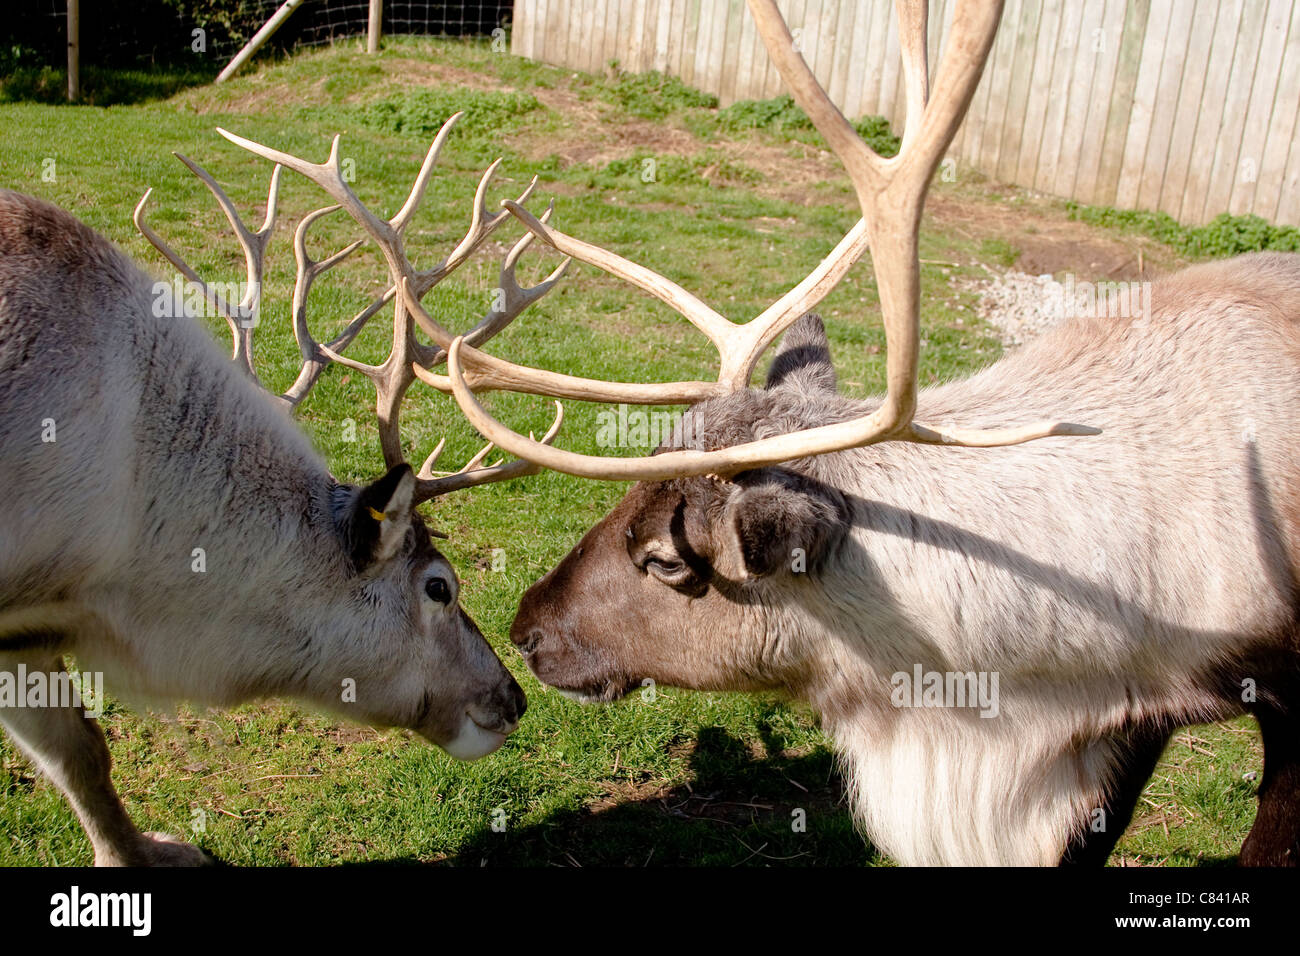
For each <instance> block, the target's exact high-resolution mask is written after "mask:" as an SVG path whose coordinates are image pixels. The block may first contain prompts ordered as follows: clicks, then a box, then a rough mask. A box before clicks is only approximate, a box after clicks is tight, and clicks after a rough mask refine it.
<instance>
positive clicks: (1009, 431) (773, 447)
mask: <svg viewBox="0 0 1300 956" xmlns="http://www.w3.org/2000/svg"><path fill="white" fill-rule="evenodd" d="M748 3H749V8H750V12H751V13H752V15H753V17H754V20H755V22H756V24H757V27H758V32H759V35H760V36H761V37H762V38H763V42H764V44H765V46H766V47H767V50H768V54H769V55H770V56H771V57H772V60H773V62H774V63H775V65H776V67H777V69H778V71H779V72H780V74H781V76H782V78H783V79H784V80H785V82H786V85H787V86H789V87H790V90H791V92H792V93H793V95H794V98H795V100H796V101H797V102H798V103H799V105H800V106H801V107H802V108H803V110H804V112H806V113H807V114H808V116H809V118H810V119H811V120H812V122H813V124H814V125H815V126H816V128H817V129H818V131H820V132H821V134H822V136H823V137H825V139H826V141H827V142H828V143H829V144H830V146H831V149H832V150H833V151H834V152H835V154H836V156H838V157H839V159H840V161H841V162H842V163H843V165H844V167H845V169H846V171H847V172H848V175H849V179H850V181H851V182H852V184H853V188H854V191H855V193H856V195H857V198H858V203H859V205H860V207H861V209H862V219H861V221H859V222H858V223H857V225H855V226H854V227H853V229H852V230H850V231H849V233H848V234H847V235H846V236H844V238H843V239H842V240H841V241H840V242H839V244H838V245H837V246H836V247H835V249H834V250H833V251H832V252H831V254H830V255H828V256H827V257H826V258H825V259H824V260H823V261H822V262H821V263H820V264H819V265H818V266H817V268H816V269H814V270H813V271H812V273H810V274H809V275H808V276H807V277H806V278H804V279H803V280H802V281H800V282H799V283H798V284H797V285H796V286H795V287H794V288H792V289H791V290H790V291H789V292H787V293H786V294H785V295H784V296H782V297H781V298H780V299H779V300H778V301H776V302H775V303H773V304H772V305H771V306H769V307H768V308H767V309H766V310H765V311H764V312H763V313H762V314H761V315H759V316H757V317H756V318H754V319H753V320H752V321H750V322H747V323H744V324H737V323H732V322H730V321H729V320H727V319H726V318H725V317H724V316H722V315H721V314H719V313H718V312H716V311H714V310H713V309H712V308H710V307H709V306H708V305H706V304H705V303H703V302H701V301H700V300H699V299H698V298H696V297H695V296H693V295H692V294H691V293H689V292H687V291H686V290H685V289H683V288H681V286H679V285H677V284H676V283H674V282H672V281H671V280H669V279H666V278H664V277H663V276H661V275H658V274H657V273H654V272H652V271H650V270H649V269H646V268H644V267H643V266H640V265H637V264H636V263H633V262H629V261H628V260H627V259H624V258H622V257H621V256H618V255H616V254H614V253H612V252H609V251H607V250H604V249H601V248H599V247H597V246H594V245H591V244H590V243H587V242H584V241H582V240H580V239H575V238H574V237H572V236H568V235H565V234H564V233H562V232H560V231H559V230H558V229H555V228H553V227H551V226H550V225H548V224H547V223H545V222H543V221H542V220H539V219H537V218H536V217H534V216H532V215H531V214H529V213H528V212H527V210H525V209H523V208H522V207H521V206H519V205H518V204H512V203H509V202H507V203H506V204H505V205H506V208H507V209H508V210H509V212H511V213H512V214H514V215H515V216H516V217H517V218H518V219H519V220H520V221H521V222H522V223H523V224H524V225H525V226H526V227H527V228H528V229H529V231H530V232H531V233H532V234H533V235H536V236H537V237H538V238H539V239H541V240H542V241H543V242H545V243H547V244H548V245H550V246H552V247H554V248H555V249H557V250H559V251H560V252H563V253H564V254H566V255H568V256H570V257H572V258H575V259H579V260H581V261H583V262H587V263H590V264H591V265H594V266H597V267H598V268H600V269H603V270H605V271H606V272H608V273H610V274H611V275H614V276H616V277H618V278H621V279H625V280H626V281H628V282H630V283H631V284H632V285H634V286H636V287H637V288H639V289H641V290H643V291H645V292H647V293H649V294H650V295H652V296H654V297H656V298H658V299H659V300H660V301H662V302H664V303H666V304H667V305H668V306H670V307H671V308H673V309H674V310H676V311H677V312H679V313H680V314H681V315H682V316H683V317H685V318H686V319H687V321H689V322H690V323H691V324H692V325H694V326H695V327H696V328H697V329H699V331H700V332H702V333H703V334H704V336H705V337H706V338H708V340H709V341H710V342H711V343H712V344H713V345H714V346H715V347H716V348H717V350H718V354H719V356H720V359H721V362H720V367H719V371H718V378H717V381H716V382H671V383H663V384H657V385H633V384H630V383H623V382H603V381H595V380H590V379H581V378H574V377H572V376H563V375H556V374H554V373H551V372H545V371H541V370H537V369H532V368H527V367H523V366H518V365H513V364H511V363H508V362H503V361H501V360H499V359H494V358H492V357H490V356H487V355H485V354H484V353H482V352H480V351H479V350H477V349H476V348H474V347H473V346H472V344H470V343H468V342H461V341H458V342H456V343H454V344H453V345H452V347H451V349H450V350H449V358H448V363H447V367H448V375H447V376H445V377H444V376H424V375H422V376H421V378H424V380H425V381H428V382H429V383H430V384H432V385H434V386H435V387H438V388H443V389H446V388H450V389H451V390H452V392H453V393H454V394H455V396H456V401H457V402H458V403H459V404H460V406H461V408H462V410H463V411H464V412H465V414H466V416H467V417H468V418H469V419H470V421H471V422H472V423H473V424H474V426H475V427H476V428H477V429H478V430H479V432H480V433H482V434H483V436H484V437H485V438H488V439H490V440H491V441H493V442H495V443H496V444H497V445H498V446H500V447H501V448H504V449H506V450H508V451H510V452H511V453H513V454H515V455H518V456H519V457H521V458H526V459H529V460H531V461H534V462H536V463H538V464H540V465H543V466H545V467H547V468H553V469H556V470H559V471H564V472H568V473H570V474H574V475H581V476H584V477H590V478H609V479H624V480H626V479H665V478H671V477H679V476H686V475H704V474H710V473H716V474H733V473H735V472H737V471H740V470H743V469H746V468H756V467H761V466H764V465H772V464H777V463H780V462H783V461H789V460H791V459H794V458H802V457H806V456H809V455H818V454H824V453H827V452H832V451H839V450H842V449H845V448H854V447H860V446H863V445H869V444H873V443H875V442H881V441H911V442H920V443H932V444H946V445H959V446H970V447H992V446H999V445H1012V444H1018V443H1021V442H1026V441H1031V440H1033V439H1038V438H1045V437H1048V436H1053V435H1094V434H1097V433H1098V430H1097V429H1095V428H1091V427H1088V426H1084V425H1074V424H1069V423H1065V422H1043V423H1038V424H1031V425H1025V426H1022V427H1017V428H1002V429H963V428H936V427H934V426H932V425H925V424H921V423H919V422H915V421H914V420H913V417H914V415H915V412H916V403H917V376H918V362H919V350H920V278H919V277H920V264H919V262H918V236H919V231H920V223H921V212H922V209H923V206H924V203H925V195H926V192H927V190H928V188H929V184H930V180H931V179H932V178H933V176H934V172H935V170H936V168H937V167H938V164H939V162H940V161H941V160H942V158H943V154H944V152H945V150H946V149H947V148H948V145H949V144H950V143H951V141H952V138H953V135H954V134H955V133H956V131H957V127H958V125H959V124H960V123H961V119H962V117H963V116H964V115H965V112H966V108H967V106H968V105H969V103H970V98H971V96H972V95H973V94H974V91H975V87H976V84H977V83H978V82H979V78H980V74H981V72H982V71H983V68H984V62H985V59H986V58H987V56H988V51H989V48H990V46H991V45H992V42H993V38H994V35H995V33H996V32H997V25H998V21H999V19H1000V17H1001V13H1002V3H1001V0H957V2H956V4H955V9H954V12H953V21H952V30H951V33H950V37H949V41H948V48H947V52H946V54H945V56H944V58H943V62H942V63H941V64H940V66H939V71H938V74H937V76H936V78H935V83H934V95H933V97H930V95H929V92H930V91H929V71H928V65H927V62H926V20H927V17H926V10H925V0H896V5H895V6H896V11H897V16H898V22H899V35H900V48H901V52H902V58H903V70H904V86H905V89H906V93H907V128H906V130H905V133H904V137H903V147H902V149H901V151H900V152H899V154H898V155H897V156H895V157H893V158H890V159H885V158H883V157H881V156H880V155H878V154H877V153H875V152H874V151H873V150H872V149H871V148H870V147H869V146H868V145H867V144H866V143H865V142H863V140H862V139H861V137H859V136H858V134H857V132H856V131H855V130H854V129H853V126H852V124H850V123H849V121H848V120H847V119H845V117H844V115H843V114H842V113H841V112H840V111H839V109H838V108H836V106H835V105H834V103H832V102H831V100H830V98H829V96H828V95H827V94H826V91H825V90H824V89H822V87H821V85H820V84H819V83H818V82H817V80H816V78H815V77H814V76H813V73H812V71H811V70H810V69H809V68H808V65H807V64H806V63H805V62H804V59H803V57H802V56H801V55H800V53H799V52H798V49H797V48H796V46H795V43H794V40H793V38H792V37H791V34H790V31H789V29H788V27H787V26H786V24H785V21H784V19H783V18H782V17H781V14H780V12H779V11H778V9H777V6H776V3H775V0H748ZM868 248H869V249H870V250H871V253H872V263H873V266H874V268H875V272H876V280H877V285H878V288H879V292H880V306H881V312H882V315H883V318H884V325H885V338H886V343H887V346H888V355H887V362H886V375H887V382H888V392H887V393H886V395H885V398H884V400H883V402H882V403H881V405H880V407H879V408H877V409H876V410H875V411H874V412H872V413H871V414H869V415H865V416H863V417H861V418H858V419H854V420H852V421H847V422H840V423H837V424H834V425H826V426H822V427H819V428H811V429H807V430H805V431H800V432H792V433H789V434H785V435H779V436H776V437H773V438H767V439H763V440H761V441H755V442H750V443H747V444H743V445H737V446H734V447H731V448H725V449H721V450H718V451H709V452H701V451H668V452H665V453H664V454H660V455H654V456H651V457H648V458H601V457H595V456H588V455H578V454H574V453H572V452H567V451H563V450H560V449H556V448H551V447H546V446H543V445H542V444H540V443H538V442H534V441H531V440H529V439H526V438H524V437H523V436H522V435H519V434H517V433H515V432H513V431H511V430H510V429H509V428H507V427H506V426H504V425H502V424H501V423H500V422H498V421H496V420H495V419H494V418H492V416H491V415H489V414H488V413H487V411H486V410H485V409H484V408H483V406H482V405H481V404H480V403H479V401H478V399H477V397H476V395H475V394H474V393H475V392H476V391H483V390H487V389H493V388H503V389H509V390H513V391H519V392H528V393H533V394H542V395H551V396H556V397H570V398H576V399H582V400H586V401H617V402H637V403H646V404H676V403H681V402H694V401H698V400H700V399H704V398H709V397H713V396H716V395H723V394H727V393H728V392H732V391H735V390H737V389H742V388H746V387H748V385H749V380H750V377H751V375H752V374H753V370H754V367H755V365H756V364H757V362H758V360H759V358H760V357H761V356H762V354H763V352H764V350H766V349H767V347H768V346H769V345H771V344H772V342H773V341H775V340H776V338H777V336H779V335H780V334H781V333H782V332H783V331H785V329H787V328H788V327H789V326H790V325H791V323H793V322H794V321H795V320H796V319H797V318H798V317H799V316H800V315H803V314H804V313H805V312H807V311H808V310H809V309H811V308H812V307H813V306H815V305H816V304H817V303H818V302H820V301H821V299H822V298H823V297H825V295H826V294H827V293H828V292H830V290H831V289H832V288H834V287H835V285H836V284H837V283H838V282H839V281H840V280H841V279H842V278H843V276H844V275H845V273H846V272H847V271H848V270H849V268H850V267H851V266H852V265H853V264H854V263H855V262H856V261H857V260H858V259H859V258H860V257H861V256H862V254H863V253H864V252H866V251H867V249H868ZM414 292H415V288H414V286H409V287H408V286H406V285H404V286H403V290H402V294H403V297H404V298H406V299H407V306H408V308H409V309H411V310H412V311H413V312H415V313H416V314H417V316H419V314H420V312H421V311H422V309H421V307H420V305H419V303H418V301H417V297H416V295H415V294H414ZM421 324H422V325H423V324H424V321H423V320H421Z"/></svg>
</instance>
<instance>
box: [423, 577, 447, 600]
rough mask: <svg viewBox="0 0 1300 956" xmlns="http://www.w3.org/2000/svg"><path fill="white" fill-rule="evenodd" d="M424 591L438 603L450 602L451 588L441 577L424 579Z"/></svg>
mask: <svg viewBox="0 0 1300 956" xmlns="http://www.w3.org/2000/svg"><path fill="white" fill-rule="evenodd" d="M424 593H425V594H427V595H429V597H430V598H432V599H433V600H435V601H437V602H438V603H439V604H450V603H451V588H450V587H449V586H448V585H447V582H446V581H444V580H443V579H442V578H429V580H427V581H425V582H424Z"/></svg>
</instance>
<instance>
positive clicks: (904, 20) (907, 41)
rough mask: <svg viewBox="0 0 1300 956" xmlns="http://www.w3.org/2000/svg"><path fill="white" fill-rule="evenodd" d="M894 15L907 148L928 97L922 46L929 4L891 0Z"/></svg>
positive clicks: (914, 135) (919, 121)
mask: <svg viewBox="0 0 1300 956" xmlns="http://www.w3.org/2000/svg"><path fill="white" fill-rule="evenodd" d="M894 15H895V16H897V17H898V46H899V53H900V54H901V56H902V60H903V83H904V89H905V91H906V94H907V119H906V123H907V125H906V126H904V127H903V142H902V146H901V149H903V150H905V149H907V148H908V147H909V146H910V145H911V143H912V140H913V139H915V138H916V133H917V131H918V130H920V128H921V117H922V115H923V114H924V113H925V105H926V101H927V100H929V98H930V71H929V64H928V57H927V53H926V48H925V39H926V34H927V33H928V31H929V24H928V20H929V16H930V9H929V4H926V3H907V2H906V0H894Z"/></svg>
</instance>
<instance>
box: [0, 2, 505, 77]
mask: <svg viewBox="0 0 1300 956" xmlns="http://www.w3.org/2000/svg"><path fill="white" fill-rule="evenodd" d="M281 2H282V0H91V2H83V3H82V4H81V11H80V12H81V53H82V59H83V61H84V62H87V63H93V64H96V65H99V66H116V67H125V66H136V65H141V64H148V63H168V64H182V63H186V62H187V61H192V60H193V58H194V56H195V55H200V54H201V55H203V56H204V57H205V59H208V60H209V61H211V60H222V59H223V58H225V59H229V58H230V57H231V56H233V55H234V54H235V53H237V52H238V51H239V49H240V47H242V46H243V45H244V44H245V43H246V42H247V41H248V39H249V38H250V37H252V35H253V34H254V33H256V32H257V30H258V29H259V28H260V27H261V26H262V24H263V23H265V22H266V21H267V20H268V19H269V18H270V16H271V15H272V14H273V13H274V12H275V11H276V9H277V8H278V7H279V6H280V4H281ZM7 5H8V6H9V9H8V10H7V11H6V12H7V13H8V14H9V15H8V16H6V17H4V18H0V74H3V73H4V72H6V71H7V69H11V68H13V67H15V66H17V65H20V64H21V65H23V66H45V65H48V66H54V67H59V66H61V65H62V64H63V62H64V59H65V48H66V46H65V45H66V42H67V37H66V21H67V7H68V5H67V0H7ZM512 7H513V2H512V0H505V2H501V0H486V2H485V0H479V2H473V0H461V2H455V0H451V2H448V0H385V3H384V16H383V32H384V34H385V35H394V34H398V35H418V36H486V35H490V34H491V33H492V31H493V30H496V29H498V28H506V29H508V28H509V25H510V14H511V8H512ZM369 12H370V4H369V0H306V2H305V3H304V4H303V5H302V6H301V7H300V8H299V9H298V10H296V11H295V12H294V14H293V15H292V16H291V17H290V18H289V19H288V20H287V21H286V22H285V24H284V26H282V27H281V28H280V29H279V31H278V32H277V33H276V34H275V36H274V37H273V38H272V40H271V43H270V44H269V46H270V47H271V48H272V49H278V50H290V49H293V48H294V47H299V46H319V45H322V44H327V43H333V42H336V41H338V40H342V39H346V38H348V37H357V36H363V35H364V34H365V32H366V29H367V25H368V20H369Z"/></svg>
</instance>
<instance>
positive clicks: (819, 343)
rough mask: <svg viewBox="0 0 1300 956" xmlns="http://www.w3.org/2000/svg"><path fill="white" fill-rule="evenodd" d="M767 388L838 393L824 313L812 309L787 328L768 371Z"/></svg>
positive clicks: (814, 392)
mask: <svg viewBox="0 0 1300 956" xmlns="http://www.w3.org/2000/svg"><path fill="white" fill-rule="evenodd" d="M767 388H769V389H773V388H790V389H798V390H799V391H801V392H809V393H813V394H816V393H831V394H834V392H835V366H834V365H832V364H831V346H830V342H829V341H827V339H826V327H825V326H824V325H822V320H821V316H819V315H815V314H814V313H812V312H809V313H808V314H807V315H805V316H803V318H801V319H799V321H797V322H795V324H794V325H792V326H790V328H789V329H787V330H786V333H785V335H783V336H782V337H781V347H780V348H778V349H777V350H776V355H775V356H774V357H773V359H772V367H771V368H770V369H768V371H767Z"/></svg>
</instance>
